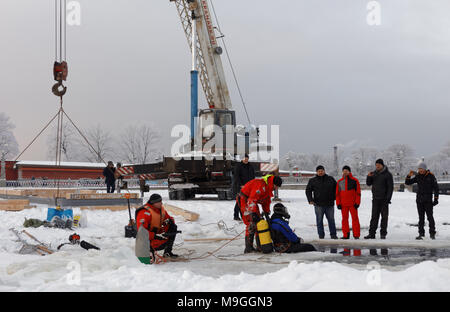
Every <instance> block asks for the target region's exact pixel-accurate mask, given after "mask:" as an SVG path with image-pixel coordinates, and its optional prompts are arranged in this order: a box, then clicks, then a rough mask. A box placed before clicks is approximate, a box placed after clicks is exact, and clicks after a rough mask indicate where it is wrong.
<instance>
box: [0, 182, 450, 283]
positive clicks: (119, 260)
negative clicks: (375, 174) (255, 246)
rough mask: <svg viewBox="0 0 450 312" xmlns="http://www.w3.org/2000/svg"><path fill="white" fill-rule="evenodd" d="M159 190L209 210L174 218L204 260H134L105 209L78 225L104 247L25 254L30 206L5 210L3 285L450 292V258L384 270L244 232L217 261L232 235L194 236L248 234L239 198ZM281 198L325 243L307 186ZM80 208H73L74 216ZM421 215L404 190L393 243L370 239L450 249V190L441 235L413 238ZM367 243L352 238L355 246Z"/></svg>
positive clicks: (121, 217)
mask: <svg viewBox="0 0 450 312" xmlns="http://www.w3.org/2000/svg"><path fill="white" fill-rule="evenodd" d="M160 193H161V195H162V196H163V198H164V201H165V202H167V203H171V204H174V205H178V206H180V207H182V208H185V209H188V210H191V211H194V212H197V213H199V214H200V218H199V220H198V221H196V222H185V221H184V219H183V218H181V217H175V219H176V222H177V224H178V227H179V229H180V230H182V231H183V233H182V234H181V235H178V236H177V240H176V242H175V244H176V246H175V248H174V252H175V253H178V254H181V255H185V256H187V257H190V258H195V257H202V256H203V259H198V260H191V261H187V262H171V263H165V264H161V265H144V264H141V263H140V262H138V261H137V259H136V258H135V256H134V240H133V239H128V238H125V237H124V226H125V225H126V223H127V222H128V211H117V212H112V211H100V210H99V211H87V217H88V227H87V228H81V229H77V230H76V231H77V233H79V234H80V235H81V239H82V240H86V241H88V242H90V243H92V244H94V245H96V246H99V247H100V248H101V250H100V251H97V250H89V251H86V250H84V249H82V248H80V247H79V246H70V245H65V246H64V247H62V249H61V251H59V252H56V253H54V254H52V255H48V256H37V255H36V256H35V255H19V254H17V251H18V250H19V249H20V247H21V244H20V243H18V242H17V241H16V238H15V236H14V234H13V233H12V232H11V231H9V230H8V229H9V228H12V227H14V228H16V229H18V230H22V229H23V225H22V224H23V221H24V219H25V217H26V218H37V219H41V220H43V219H45V217H46V213H47V206H42V205H38V207H37V208H34V209H29V210H24V211H21V212H5V211H0V220H1V223H0V291H303V290H306V291H419V290H420V291H428V290H430V291H449V290H450V285H449V283H448V281H449V280H450V259H439V260H438V261H424V262H421V263H419V264H415V265H413V264H408V265H405V266H397V267H389V266H384V265H382V266H381V267H379V266H377V264H376V263H372V262H371V263H369V265H367V264H345V263H340V261H339V258H337V257H338V256H339V257H342V255H338V256H337V255H331V254H326V253H323V252H313V253H301V254H289V255H287V254H271V255H261V254H251V255H244V254H243V249H244V241H243V238H242V235H241V236H240V237H239V238H238V239H236V240H234V241H232V242H231V243H229V244H228V245H226V246H225V247H223V248H222V249H220V250H218V251H217V252H216V253H215V254H214V255H212V256H209V257H208V254H207V252H211V251H214V250H216V249H218V248H219V247H221V246H222V245H223V244H225V243H226V241H217V242H208V243H205V242H193V241H191V239H202V238H224V237H229V238H231V237H234V236H236V235H237V234H239V233H241V232H242V231H243V230H244V226H243V224H242V223H239V222H235V221H233V220H232V216H233V207H234V203H233V202H231V201H218V200H215V199H212V198H211V199H208V200H199V199H196V200H191V201H186V202H181V201H169V200H168V195H167V191H160ZM146 195H148V196H149V195H150V194H146ZM280 197H281V198H282V199H283V200H284V202H285V205H286V206H287V207H288V209H289V212H290V214H291V216H292V218H291V226H292V227H293V228H295V230H296V233H297V234H298V235H299V236H301V237H302V238H303V239H304V240H305V241H307V242H313V243H314V242H317V232H316V227H315V215H314V210H313V208H312V207H311V206H309V205H308V204H307V202H306V198H305V195H304V191H300V190H299V191H295V190H282V191H280ZM370 198H371V194H370V192H369V191H363V194H362V204H361V207H360V209H359V215H360V223H361V226H362V231H361V232H362V235H366V234H367V226H368V224H369V220H370V211H371V200H370ZM79 212H80V211H79V209H78V208H74V213H79ZM335 218H336V223H337V226H338V228H340V222H341V216H340V211H338V210H336V212H335ZM417 219H418V218H417V211H416V208H415V194H412V193H408V192H406V193H395V194H394V198H393V200H392V205H391V207H390V216H389V228H388V231H389V233H388V239H387V240H386V241H382V240H378V239H377V240H375V241H373V242H371V244H375V245H378V246H386V245H389V244H391V245H392V244H393V245H395V244H396V245H405V246H406V245H408V244H410V245H411V244H412V245H414V246H422V247H427V248H428V247H432V246H433V247H435V248H440V247H445V246H446V247H450V226H449V225H447V224H450V196H441V198H440V204H439V205H438V206H437V207H435V219H436V225H437V230H438V235H437V239H436V240H435V241H431V240H429V239H426V240H425V241H423V242H417V241H415V240H414V238H415V236H417V227H414V226H411V225H410V224H415V223H417ZM221 220H222V222H219V221H221ZM325 223H326V222H325ZM327 230H328V229H327V228H326V231H327ZM27 231H28V232H30V233H31V234H33V235H34V236H35V237H37V238H38V239H39V240H41V241H42V242H44V243H46V244H50V245H51V247H52V248H53V249H56V247H57V246H58V245H59V244H61V243H63V242H67V241H68V237H69V235H70V234H72V233H73V231H70V230H63V229H49V228H44V227H40V228H36V229H34V228H28V229H27ZM426 231H428V228H427V229H426ZM326 234H327V237H329V235H328V233H326ZM338 235H341V233H340V232H339V233H338ZM184 240H186V241H184ZM31 242H32V241H30V243H31ZM339 242H342V241H341V240H339ZM366 242H367V241H365V240H359V241H355V240H352V239H351V240H349V241H348V242H346V244H347V245H351V244H364V243H366ZM155 281H157V282H156V283H155Z"/></svg>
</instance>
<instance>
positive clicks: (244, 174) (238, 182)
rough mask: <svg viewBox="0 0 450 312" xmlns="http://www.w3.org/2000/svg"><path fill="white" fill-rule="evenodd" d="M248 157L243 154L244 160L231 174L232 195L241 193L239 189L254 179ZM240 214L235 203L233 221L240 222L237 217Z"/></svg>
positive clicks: (253, 172) (253, 170) (253, 171)
mask: <svg viewBox="0 0 450 312" xmlns="http://www.w3.org/2000/svg"><path fill="white" fill-rule="evenodd" d="M248 161H249V157H248V155H247V154H245V156H244V159H242V161H241V162H240V163H238V164H237V165H236V167H235V168H234V174H233V182H234V183H233V189H234V193H235V194H236V195H237V194H239V192H240V191H241V188H242V187H243V186H244V185H245V184H246V183H247V182H248V181H251V180H253V179H254V178H255V169H254V168H253V166H252V165H251V164H250V163H249V162H248ZM240 214H241V209H240V208H239V205H238V204H237V202H236V205H235V206H234V220H236V221H240V220H241V219H240V218H239V215H240Z"/></svg>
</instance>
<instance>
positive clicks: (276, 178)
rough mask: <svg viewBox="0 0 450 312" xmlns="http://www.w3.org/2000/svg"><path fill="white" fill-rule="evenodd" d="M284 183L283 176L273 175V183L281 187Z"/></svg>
mask: <svg viewBox="0 0 450 312" xmlns="http://www.w3.org/2000/svg"><path fill="white" fill-rule="evenodd" d="M282 183H283V180H281V178H280V177H279V176H274V177H273V184H274V185H276V186H278V187H280V186H281V184H282Z"/></svg>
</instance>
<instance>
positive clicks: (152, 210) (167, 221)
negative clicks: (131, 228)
mask: <svg viewBox="0 0 450 312" xmlns="http://www.w3.org/2000/svg"><path fill="white" fill-rule="evenodd" d="M135 218H136V219H135V220H136V224H137V230H138V231H139V228H140V227H141V226H144V227H145V228H146V229H147V230H148V233H149V234H148V238H149V240H150V249H151V252H152V254H154V251H155V250H162V249H164V254H163V256H164V257H171V258H176V257H178V256H177V255H175V254H174V253H172V247H173V243H174V241H175V236H176V233H177V225H176V224H175V221H174V219H173V218H172V217H171V216H170V215H169V214H168V213H167V211H166V210H165V209H164V206H163V204H162V198H161V195H159V194H152V195H151V196H150V199H149V200H148V201H147V203H146V204H145V205H144V206H142V207H140V208H138V209H136V213H135ZM142 221H143V222H142ZM141 224H142V225H141Z"/></svg>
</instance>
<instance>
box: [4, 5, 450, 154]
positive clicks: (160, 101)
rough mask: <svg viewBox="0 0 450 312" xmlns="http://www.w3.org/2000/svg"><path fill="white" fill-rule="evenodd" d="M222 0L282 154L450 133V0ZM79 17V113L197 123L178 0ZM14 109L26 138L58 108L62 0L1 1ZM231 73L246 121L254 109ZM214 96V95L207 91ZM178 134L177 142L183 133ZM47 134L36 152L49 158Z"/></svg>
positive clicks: (424, 149) (115, 122) (255, 118)
mask: <svg viewBox="0 0 450 312" xmlns="http://www.w3.org/2000/svg"><path fill="white" fill-rule="evenodd" d="M368 2H370V1H369V0H289V1H288V0H278V1H268V0H246V1H242V0H214V1H213V3H214V6H215V9H216V13H217V14H218V17H219V22H220V26H221V30H222V32H223V33H224V34H225V36H226V37H225V38H226V43H227V47H228V49H229V52H230V56H231V59H232V61H233V65H234V67H235V70H236V72H237V75H238V79H239V81H240V86H241V89H242V92H243V96H244V98H245V101H246V103H247V108H248V111H249V114H250V118H251V120H252V122H253V123H255V124H269V125H270V124H278V125H280V141H281V142H280V154H281V156H282V155H284V154H285V153H286V152H288V151H296V152H304V153H312V152H316V153H327V152H331V151H332V146H334V145H335V144H346V143H347V142H352V141H356V142H357V143H356V145H358V144H359V145H364V146H373V147H377V148H380V149H381V148H384V147H387V146H389V145H391V144H394V143H407V144H410V145H412V146H413V147H414V148H415V150H416V152H417V153H416V154H417V155H418V156H421V155H430V154H433V153H435V152H437V151H438V150H440V148H441V147H442V146H443V145H444V143H445V142H447V141H449V140H450V135H449V132H450V131H449V130H450V125H449V116H450V105H449V99H450V85H449V84H450V34H449V31H450V19H449V18H448V13H449V12H450V1H448V0H433V1H423V0H379V1H378V2H379V3H380V5H381V25H379V26H369V25H368V24H367V21H366V17H367V14H368V11H367V8H366V5H367V3H368ZM79 3H80V4H81V25H80V26H68V28H67V31H68V39H67V60H68V64H69V76H68V81H67V86H68V92H67V94H66V96H65V97H64V101H65V104H64V107H65V110H66V112H67V113H68V114H69V116H71V117H72V119H73V120H74V121H75V122H76V123H77V124H78V125H79V126H80V127H81V128H88V127H90V126H92V125H96V124H100V125H102V126H103V127H104V128H105V129H108V130H110V131H111V132H112V133H114V134H115V135H118V133H119V130H120V129H123V128H125V127H126V126H128V125H131V124H133V123H137V124H146V123H152V124H154V125H156V126H157V127H158V128H159V129H160V131H161V133H162V135H163V137H164V138H165V140H164V143H163V144H164V149H165V150H166V151H168V150H169V148H170V144H171V142H173V141H174V140H175V139H171V138H170V131H171V129H172V127H173V126H174V125H176V124H187V125H189V113H190V102H189V101H190V98H189V84H190V81H189V70H190V65H191V64H190V61H191V59H190V51H189V49H188V46H187V41H186V38H185V36H184V32H183V30H182V28H181V24H180V21H179V18H178V15H177V11H176V8H175V6H174V4H173V3H171V2H169V1H168V0H151V1H149V0H79ZM0 14H1V16H0V44H1V46H0V47H1V49H0V51H1V52H0V111H2V112H5V113H6V114H7V115H8V116H9V117H10V118H11V121H12V122H13V123H14V124H15V125H16V129H15V135H16V138H17V140H18V142H19V144H20V149H21V150H22V149H23V148H24V147H25V146H26V145H27V144H28V143H29V142H30V141H31V140H32V138H33V137H34V135H36V134H37V132H38V131H39V130H40V129H41V128H42V127H43V126H44V125H45V124H46V123H47V122H48V121H49V120H50V118H51V117H52V116H53V115H54V114H56V112H57V110H58V99H57V98H56V97H55V96H54V95H53V94H52V93H51V86H52V85H53V83H54V81H53V77H52V66H53V61H54V1H53V0H38V1H36V0H1V1H0ZM223 63H224V64H225V66H226V74H227V80H228V85H229V89H230V91H231V94H232V102H233V106H234V108H235V110H236V111H237V115H238V121H239V122H242V123H245V121H246V119H245V115H244V111H243V109H242V105H241V102H240V99H239V96H238V93H237V89H236V87H235V84H234V81H233V80H232V76H231V75H230V72H229V69H228V65H227V62H226V60H225V58H223ZM200 107H203V108H205V107H206V104H205V101H204V97H203V96H202V97H201V102H200ZM171 140H172V141H171ZM46 142H47V138H46V136H44V137H43V138H41V139H40V140H38V141H37V142H36V144H35V145H34V146H33V147H32V148H31V149H30V150H29V151H28V152H27V153H25V154H24V155H23V156H22V157H21V159H23V160H25V159H26V160H30V159H33V160H43V159H45V156H46V146H45V145H46Z"/></svg>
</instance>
